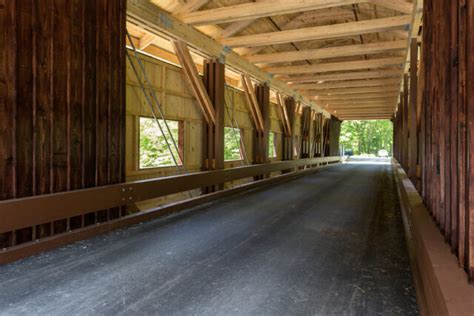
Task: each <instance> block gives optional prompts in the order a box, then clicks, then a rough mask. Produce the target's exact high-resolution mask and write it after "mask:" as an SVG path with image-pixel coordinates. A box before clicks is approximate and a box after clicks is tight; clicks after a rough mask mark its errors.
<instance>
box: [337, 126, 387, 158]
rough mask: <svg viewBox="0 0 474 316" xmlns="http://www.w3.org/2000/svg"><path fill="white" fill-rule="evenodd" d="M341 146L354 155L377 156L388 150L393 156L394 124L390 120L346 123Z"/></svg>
mask: <svg viewBox="0 0 474 316" xmlns="http://www.w3.org/2000/svg"><path fill="white" fill-rule="evenodd" d="M340 144H341V145H342V146H343V147H344V150H345V151H346V152H347V151H352V153H353V154H354V155H369V156H370V155H375V156H376V155H377V153H378V151H379V150H382V149H384V150H386V151H387V152H388V153H389V155H392V144H393V124H392V122H390V121H389V120H374V121H344V122H343V123H342V126H341V138H340Z"/></svg>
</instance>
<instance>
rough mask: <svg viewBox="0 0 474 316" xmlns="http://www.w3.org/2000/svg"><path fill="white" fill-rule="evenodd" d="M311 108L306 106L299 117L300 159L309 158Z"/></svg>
mask: <svg viewBox="0 0 474 316" xmlns="http://www.w3.org/2000/svg"><path fill="white" fill-rule="evenodd" d="M311 114H312V110H311V107H309V106H307V107H305V108H304V109H303V115H302V116H301V149H300V157H301V158H309V157H310V127H311V121H312V120H311Z"/></svg>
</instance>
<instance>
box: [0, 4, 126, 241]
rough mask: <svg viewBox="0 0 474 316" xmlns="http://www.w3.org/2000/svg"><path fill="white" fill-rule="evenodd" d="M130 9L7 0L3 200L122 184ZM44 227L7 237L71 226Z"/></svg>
mask: <svg viewBox="0 0 474 316" xmlns="http://www.w3.org/2000/svg"><path fill="white" fill-rule="evenodd" d="M125 12H126V1H125V0H37V1H29V0H1V1H0V200H4V199H12V198H20V197H25V196H32V195H39V194H47V193H52V192H60V191H67V190H74V189H80V188H86V187H93V186H98V185H105V184H110V183H117V182H122V181H124V170H125V168H124V148H125V147H124V136H125V130H124V128H125V125H124V119H125V71H124V70H125V66H124V65H125V49H124V47H125ZM45 224H46V227H33V228H27V229H26V230H25V231H23V232H17V233H16V234H10V235H9V236H6V235H4V236H2V240H0V243H1V242H2V241H3V242H7V243H15V242H23V241H28V240H31V239H32V238H37V237H38V236H39V235H41V236H42V235H43V234H52V233H54V232H60V231H64V230H65V229H68V228H69V225H70V224H71V223H70V222H69V220H67V219H65V221H64V222H63V223H59V224H58V223H57V225H55V224H53V225H51V226H48V225H49V224H47V223H45ZM79 224H81V223H80V222H79ZM43 226H44V225H43ZM37 228H38V229H37ZM35 234H36V235H35ZM15 239H18V240H17V241H15ZM20 239H21V240H20Z"/></svg>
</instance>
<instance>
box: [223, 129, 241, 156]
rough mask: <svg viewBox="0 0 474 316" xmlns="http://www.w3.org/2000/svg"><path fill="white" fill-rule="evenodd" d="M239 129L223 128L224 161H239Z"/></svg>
mask: <svg viewBox="0 0 474 316" xmlns="http://www.w3.org/2000/svg"><path fill="white" fill-rule="evenodd" d="M240 159H242V154H241V151H240V129H238V128H231V127H226V128H224V160H240Z"/></svg>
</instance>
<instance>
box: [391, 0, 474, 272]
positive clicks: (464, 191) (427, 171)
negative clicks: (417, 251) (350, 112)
mask: <svg viewBox="0 0 474 316" xmlns="http://www.w3.org/2000/svg"><path fill="white" fill-rule="evenodd" d="M473 22H474V1H472V0H452V1H434V0H430V1H425V2H424V12H423V30H424V31H423V41H422V55H421V61H422V64H421V67H420V72H419V74H418V79H417V78H410V80H411V84H412V85H413V84H417V87H418V91H417V98H415V97H414V96H413V98H410V102H418V104H417V112H416V114H417V115H418V117H417V120H416V122H417V125H418V126H417V133H412V134H411V135H406V134H404V133H402V130H403V128H404V126H406V125H407V124H408V122H409V117H408V115H405V114H404V113H400V112H399V113H397V117H396V118H395V120H394V122H395V129H394V131H395V140H396V142H395V145H396V146H395V150H394V152H395V154H396V157H397V159H398V160H399V161H400V162H401V163H402V165H403V166H404V168H405V170H407V169H409V164H408V159H407V157H406V152H407V151H408V150H407V148H408V144H409V139H410V137H417V138H418V139H417V142H416V143H417V144H419V145H418V148H419V150H418V152H415V151H414V150H412V151H411V153H410V154H413V155H417V157H416V158H417V159H416V161H417V162H418V166H412V167H411V168H417V170H411V172H410V174H412V175H413V174H416V178H415V180H416V181H414V182H416V183H415V185H416V186H417V188H418V190H419V191H420V192H421V194H422V196H423V199H424V202H425V204H426V206H427V207H428V209H429V210H430V212H431V215H432V216H433V218H434V220H435V221H436V223H437V225H438V226H439V228H440V230H441V232H442V233H443V234H444V236H445V238H446V242H447V243H449V244H450V246H451V249H452V251H453V252H454V253H456V254H457V256H458V259H459V265H460V266H461V267H463V268H464V269H465V270H466V271H467V272H468V275H469V277H470V279H471V280H474V99H473V96H472V93H473V91H474V81H473V79H474V68H473V66H474V58H473V54H472V53H473V50H474V47H473V44H474V32H473V29H474V28H473V27H474V24H473ZM412 77H414V75H413V74H412ZM416 80H419V81H418V82H416ZM415 91H416V90H414V89H412V93H413V92H415ZM407 94H408V91H407V89H405V92H404V95H403V100H404V102H403V111H406V109H408V104H407V99H408V95H407ZM410 105H412V104H410ZM418 109H419V110H418ZM403 111H402V112H403ZM411 158H413V157H411ZM409 171H410V170H409ZM412 181H413V179H412Z"/></svg>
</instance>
